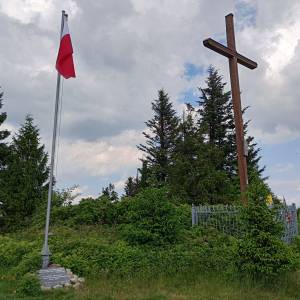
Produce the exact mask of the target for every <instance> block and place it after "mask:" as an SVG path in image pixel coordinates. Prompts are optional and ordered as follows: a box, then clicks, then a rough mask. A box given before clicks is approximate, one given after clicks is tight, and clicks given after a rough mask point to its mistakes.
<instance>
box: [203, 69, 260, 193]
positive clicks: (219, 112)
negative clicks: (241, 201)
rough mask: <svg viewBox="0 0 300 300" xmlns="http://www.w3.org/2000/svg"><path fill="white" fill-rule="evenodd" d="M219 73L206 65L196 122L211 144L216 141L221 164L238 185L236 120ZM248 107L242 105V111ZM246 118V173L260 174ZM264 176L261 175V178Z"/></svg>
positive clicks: (257, 154) (255, 147)
mask: <svg viewBox="0 0 300 300" xmlns="http://www.w3.org/2000/svg"><path fill="white" fill-rule="evenodd" d="M222 80H223V79H222V76H220V75H219V74H218V71H217V70H216V69H215V68H213V67H212V66H211V67H209V69H208V78H207V81H206V83H207V88H205V89H200V90H201V93H202V95H201V97H200V99H201V100H200V101H199V105H200V109H199V110H198V112H199V115H200V119H199V126H200V127H201V130H202V131H203V132H204V133H205V135H206V137H207V139H208V141H209V143H210V144H213V145H215V146H216V147H218V148H219V149H220V150H221V151H222V155H223V163H222V164H221V165H220V167H221V168H222V169H223V170H225V171H226V173H227V175H228V176H229V178H230V180H231V181H232V183H233V184H234V185H235V186H236V188H237V189H238V186H239V184H238V182H239V179H238V167H237V152H236V139H235V124H234V116H233V105H232V101H231V97H230V92H225V90H224V89H225V86H226V83H223V82H222ZM247 108H248V107H246V108H245V109H243V114H244V113H245V111H246V110H247ZM248 124H249V122H245V124H244V135H245V139H246V141H247V143H248V149H249V151H248V157H247V162H248V173H249V179H250V178H251V174H254V173H255V174H258V175H259V176H260V177H261V178H262V173H263V171H264V170H265V167H260V166H259V161H260V158H261V157H260V156H259V151H260V148H258V147H257V144H256V143H255V141H254V138H253V137H251V136H247V129H248ZM262 179H263V178H262Z"/></svg>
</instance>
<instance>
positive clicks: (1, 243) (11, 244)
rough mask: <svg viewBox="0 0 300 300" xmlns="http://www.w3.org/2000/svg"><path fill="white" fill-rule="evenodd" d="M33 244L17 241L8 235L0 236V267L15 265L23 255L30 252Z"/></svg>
mask: <svg viewBox="0 0 300 300" xmlns="http://www.w3.org/2000/svg"><path fill="white" fill-rule="evenodd" d="M33 249H34V244H33V243H30V242H26V241H17V240H14V239H12V238H9V237H4V236H0V266H1V268H8V267H15V266H17V265H18V264H19V263H20V261H22V259H23V257H24V256H25V255H26V254H28V253H30V252H32V251H33Z"/></svg>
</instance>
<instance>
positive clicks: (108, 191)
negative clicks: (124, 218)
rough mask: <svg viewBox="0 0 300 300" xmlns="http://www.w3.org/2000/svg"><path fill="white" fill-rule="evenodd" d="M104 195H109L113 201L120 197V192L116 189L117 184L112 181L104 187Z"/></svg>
mask: <svg viewBox="0 0 300 300" xmlns="http://www.w3.org/2000/svg"><path fill="white" fill-rule="evenodd" d="M102 196H105V197H107V198H108V199H109V200H110V201H112V202H115V201H117V200H118V199H119V197H118V193H117V192H116V191H115V186H114V184H112V183H109V184H108V186H107V187H105V188H102Z"/></svg>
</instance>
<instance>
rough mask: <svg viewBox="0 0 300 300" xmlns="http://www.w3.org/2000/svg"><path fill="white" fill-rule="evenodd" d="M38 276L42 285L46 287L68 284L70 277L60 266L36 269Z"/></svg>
mask: <svg viewBox="0 0 300 300" xmlns="http://www.w3.org/2000/svg"><path fill="white" fill-rule="evenodd" d="M38 277H39V278H40V281H41V284H42V286H43V287H46V288H53V287H55V286H63V285H65V284H69V283H70V279H71V278H70V276H69V275H68V274H67V272H66V270H65V268H61V267H52V268H51V267H50V268H47V269H41V270H39V271H38Z"/></svg>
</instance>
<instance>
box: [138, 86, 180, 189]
mask: <svg viewBox="0 0 300 300" xmlns="http://www.w3.org/2000/svg"><path fill="white" fill-rule="evenodd" d="M152 110H153V112H154V116H153V118H152V119H151V120H149V121H147V122H146V125H147V127H148V131H147V132H143V135H144V136H145V138H146V145H142V144H141V145H139V146H138V148H139V149H140V150H141V151H143V152H144V153H145V155H146V157H145V159H144V160H145V161H146V162H147V164H148V167H149V166H150V167H151V168H152V171H153V172H152V174H153V176H154V178H153V179H152V180H153V184H154V185H155V186H159V185H161V184H163V183H164V182H165V181H166V180H167V177H168V169H169V166H170V163H171V155H172V153H173V151H174V148H175V140H176V137H177V134H178V122H179V120H178V117H177V116H176V111H175V110H174V108H173V105H172V103H171V102H170V100H169V97H168V94H166V93H165V91H164V90H159V91H158V99H156V100H154V102H152Z"/></svg>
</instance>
